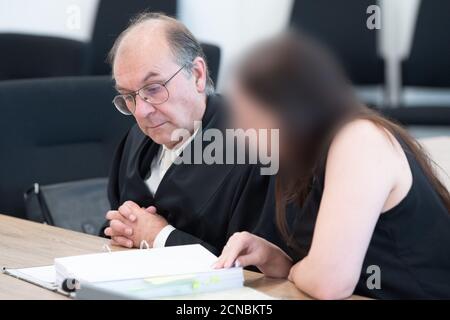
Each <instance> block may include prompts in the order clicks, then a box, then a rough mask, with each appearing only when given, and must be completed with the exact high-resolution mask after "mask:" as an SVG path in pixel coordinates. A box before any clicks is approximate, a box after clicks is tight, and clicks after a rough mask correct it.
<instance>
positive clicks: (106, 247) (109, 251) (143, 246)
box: [102, 240, 151, 253]
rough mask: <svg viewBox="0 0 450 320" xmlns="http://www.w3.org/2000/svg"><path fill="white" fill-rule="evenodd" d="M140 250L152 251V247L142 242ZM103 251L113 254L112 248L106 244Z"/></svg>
mask: <svg viewBox="0 0 450 320" xmlns="http://www.w3.org/2000/svg"><path fill="white" fill-rule="evenodd" d="M139 249H140V250H143V249H146V250H147V249H151V248H150V245H149V244H148V242H147V241H145V240H142V241H141V244H140V245H139ZM102 250H103V251H104V252H108V253H112V250H111V247H110V246H109V245H108V244H106V243H104V244H103V247H102Z"/></svg>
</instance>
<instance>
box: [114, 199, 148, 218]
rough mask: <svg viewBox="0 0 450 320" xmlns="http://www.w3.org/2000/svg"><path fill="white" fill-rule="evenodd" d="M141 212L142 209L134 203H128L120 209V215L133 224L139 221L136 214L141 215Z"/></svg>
mask: <svg viewBox="0 0 450 320" xmlns="http://www.w3.org/2000/svg"><path fill="white" fill-rule="evenodd" d="M141 210H142V208H141V207H139V206H138V205H137V204H136V203H134V202H133V201H126V202H124V204H122V205H121V206H120V207H119V212H120V214H121V215H122V216H124V217H125V218H126V219H128V220H129V221H131V222H134V221H136V219H137V215H136V213H139V211H141Z"/></svg>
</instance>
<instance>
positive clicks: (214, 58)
mask: <svg viewBox="0 0 450 320" xmlns="http://www.w3.org/2000/svg"><path fill="white" fill-rule="evenodd" d="M202 48H203V51H204V52H205V55H206V60H207V61H208V68H209V74H210V76H211V79H212V81H213V82H214V84H216V83H217V79H218V77H219V69H220V58H221V52H220V48H219V47H218V46H215V45H212V44H206V43H202Z"/></svg>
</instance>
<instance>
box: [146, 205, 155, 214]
mask: <svg viewBox="0 0 450 320" xmlns="http://www.w3.org/2000/svg"><path fill="white" fill-rule="evenodd" d="M145 211H147V212H148V213H152V214H156V208H155V207H154V206H150V207H148V208H147V209H145Z"/></svg>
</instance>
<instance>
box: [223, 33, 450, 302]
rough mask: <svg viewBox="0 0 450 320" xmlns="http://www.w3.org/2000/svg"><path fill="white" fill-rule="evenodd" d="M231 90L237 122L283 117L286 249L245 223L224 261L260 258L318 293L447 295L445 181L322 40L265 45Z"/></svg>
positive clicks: (291, 38)
mask: <svg viewBox="0 0 450 320" xmlns="http://www.w3.org/2000/svg"><path fill="white" fill-rule="evenodd" d="M231 101H232V106H233V108H234V115H235V116H234V119H235V121H236V124H237V126H239V127H241V128H245V129H248V128H256V129H276V128H280V144H279V147H280V165H281V166H280V171H279V173H278V175H277V177H276V179H277V185H276V201H277V217H276V218H277V223H278V227H279V229H280V232H281V233H282V234H283V235H284V237H285V239H286V242H287V244H288V247H289V248H290V252H287V253H285V252H283V251H282V250H281V249H280V248H278V247H277V246H275V245H273V244H271V243H269V242H268V241H266V240H264V239H262V238H259V237H257V236H255V235H252V234H249V233H246V232H243V233H237V234H235V235H233V236H232V237H231V238H230V239H229V242H228V244H227V246H226V247H225V248H224V250H223V252H222V255H221V256H220V258H219V260H218V262H217V263H216V265H215V266H216V267H217V268H222V267H225V268H228V267H231V266H232V265H234V264H235V263H236V264H239V265H241V266H248V265H254V266H256V267H258V268H259V269H260V270H261V271H262V272H264V273H265V274H266V275H268V276H272V277H285V278H289V279H290V280H291V281H293V282H294V284H295V285H296V286H297V287H298V288H299V289H300V290H302V291H303V292H305V293H307V294H309V295H311V296H313V297H315V298H323V299H339V298H346V297H348V296H350V295H351V294H352V293H356V294H360V295H364V296H368V297H373V298H388V299H390V298H394V299H395V298H450V195H449V192H448V190H447V189H446V188H445V187H444V186H443V184H442V183H441V181H439V179H438V178H437V176H436V174H435V173H434V171H433V167H432V165H431V164H430V160H429V158H428V157H427V155H426V154H425V152H424V151H423V150H422V148H421V146H420V145H419V143H418V142H417V141H416V140H414V139H413V138H412V137H411V136H410V135H409V134H408V132H407V131H406V130H405V129H403V128H401V127H400V126H399V125H397V124H395V123H394V122H392V121H389V120H388V119H386V118H384V117H382V116H381V115H379V114H378V113H377V112H375V111H373V110H371V109H369V108H368V107H366V106H364V105H363V104H361V103H360V102H359V101H358V100H357V98H356V97H355V96H354V94H353V92H352V89H351V85H350V84H349V82H348V81H347V80H346V78H345V77H344V76H343V73H342V72H341V70H340V69H339V67H338V66H337V64H336V63H335V62H334V61H333V59H332V58H331V57H330V56H329V55H328V53H327V51H326V50H324V49H323V48H321V47H320V46H319V45H318V44H317V43H315V42H314V41H313V40H311V39H309V38H307V37H306V36H304V35H300V34H297V33H294V32H290V33H286V34H284V35H283V36H281V37H278V38H276V39H273V40H271V41H268V42H266V43H264V44H262V45H260V46H259V47H258V48H256V49H255V50H254V51H253V52H252V54H250V55H249V56H248V57H247V58H246V59H245V60H244V61H243V62H242V63H241V64H240V68H238V74H237V77H236V85H235V86H234V89H233V91H232V94H231ZM269 147H270V146H269ZM286 217H293V222H292V223H287V222H286V221H291V219H289V220H287V218H286Z"/></svg>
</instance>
